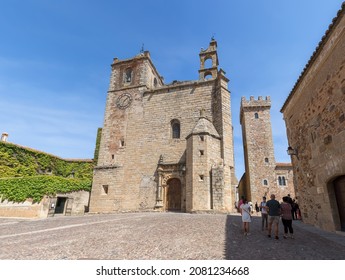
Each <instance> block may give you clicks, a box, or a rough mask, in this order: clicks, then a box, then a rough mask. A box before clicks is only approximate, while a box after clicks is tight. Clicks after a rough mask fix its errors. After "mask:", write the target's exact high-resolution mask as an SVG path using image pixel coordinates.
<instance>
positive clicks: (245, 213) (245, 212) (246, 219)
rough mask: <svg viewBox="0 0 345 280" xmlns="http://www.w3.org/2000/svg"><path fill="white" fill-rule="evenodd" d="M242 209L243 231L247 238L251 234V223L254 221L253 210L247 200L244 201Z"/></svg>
mask: <svg viewBox="0 0 345 280" xmlns="http://www.w3.org/2000/svg"><path fill="white" fill-rule="evenodd" d="M240 208H241V212H242V223H243V231H244V235H245V236H247V235H248V234H249V223H250V222H251V221H252V217H251V216H250V213H251V210H252V209H251V207H250V205H249V203H248V201H247V199H244V200H243V204H242V205H241V206H240Z"/></svg>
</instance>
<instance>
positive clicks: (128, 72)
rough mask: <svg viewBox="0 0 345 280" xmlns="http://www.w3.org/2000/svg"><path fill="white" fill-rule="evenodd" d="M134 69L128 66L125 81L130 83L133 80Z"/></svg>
mask: <svg viewBox="0 0 345 280" xmlns="http://www.w3.org/2000/svg"><path fill="white" fill-rule="evenodd" d="M132 72H133V71H132V69H131V68H128V69H127V70H126V73H125V83H130V82H131V81H132Z"/></svg>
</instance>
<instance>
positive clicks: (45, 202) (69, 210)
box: [0, 191, 90, 218]
mask: <svg viewBox="0 0 345 280" xmlns="http://www.w3.org/2000/svg"><path fill="white" fill-rule="evenodd" d="M89 197H90V193H89V192H87V191H78V192H70V193H58V194H56V195H55V196H53V197H52V196H50V197H49V196H44V197H43V199H42V200H41V201H40V202H39V203H33V202H32V199H27V200H26V201H24V202H12V201H8V200H1V197H0V217H21V218H46V217H48V216H54V215H55V214H62V215H84V213H85V208H87V207H88V204H89Z"/></svg>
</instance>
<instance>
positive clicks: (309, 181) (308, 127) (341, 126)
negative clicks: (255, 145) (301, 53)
mask: <svg viewBox="0 0 345 280" xmlns="http://www.w3.org/2000/svg"><path fill="white" fill-rule="evenodd" d="M344 14H345V4H344V3H343V5H342V8H341V10H340V11H339V12H338V15H337V17H336V18H334V20H333V22H332V24H331V25H330V27H329V29H328V31H327V32H326V34H325V35H324V37H323V38H322V40H321V42H320V43H319V46H318V47H317V49H316V51H315V52H314V54H313V55H312V57H311V58H310V60H309V62H308V64H307V65H306V67H305V68H304V70H303V72H302V74H301V76H300V77H299V79H298V81H297V82H296V84H295V86H294V88H293V89H292V91H291V93H290V95H289V96H288V98H287V100H286V101H285V103H284V105H283V107H282V109H281V112H282V113H283V115H284V120H285V123H286V128H287V136H288V141H289V145H290V148H289V152H290V154H291V156H292V163H293V169H294V175H295V177H294V178H295V183H296V194H297V196H298V198H299V204H300V208H301V211H302V217H303V220H304V222H306V223H309V224H313V225H315V226H317V227H320V228H322V229H325V230H328V231H345V16H344Z"/></svg>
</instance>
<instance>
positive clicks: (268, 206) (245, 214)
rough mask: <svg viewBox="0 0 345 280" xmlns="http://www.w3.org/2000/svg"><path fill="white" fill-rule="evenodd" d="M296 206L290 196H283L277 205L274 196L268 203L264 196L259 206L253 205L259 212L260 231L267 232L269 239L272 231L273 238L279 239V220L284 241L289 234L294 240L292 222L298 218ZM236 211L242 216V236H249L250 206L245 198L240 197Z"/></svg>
mask: <svg viewBox="0 0 345 280" xmlns="http://www.w3.org/2000/svg"><path fill="white" fill-rule="evenodd" d="M296 204H297V203H296V202H294V201H293V200H292V199H291V197H290V195H287V196H284V197H283V202H282V203H279V201H277V200H276V199H275V195H274V194H271V196H270V200H268V201H266V197H265V196H264V197H263V198H262V202H261V203H260V205H257V203H255V208H256V210H257V211H261V220H262V221H261V229H262V230H265V229H266V230H267V236H268V237H269V238H271V237H272V230H273V233H274V238H275V239H279V235H278V233H279V221H280V218H281V220H282V223H283V226H284V236H283V237H284V238H285V239H286V238H288V234H289V236H290V238H294V235H293V233H294V232H293V228H292V220H295V219H297V218H299V217H298V215H297V214H296V207H295V205H296ZM238 209H239V211H240V213H241V215H242V223H243V231H244V235H245V236H247V235H248V234H249V225H250V222H251V221H252V217H251V214H252V206H251V204H250V203H249V202H248V201H247V200H246V199H245V197H243V196H242V197H241V200H240V201H239V203H238ZM298 210H299V209H298ZM297 213H298V212H297Z"/></svg>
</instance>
